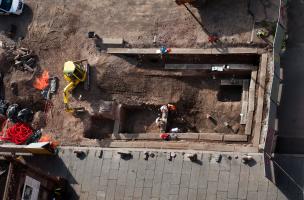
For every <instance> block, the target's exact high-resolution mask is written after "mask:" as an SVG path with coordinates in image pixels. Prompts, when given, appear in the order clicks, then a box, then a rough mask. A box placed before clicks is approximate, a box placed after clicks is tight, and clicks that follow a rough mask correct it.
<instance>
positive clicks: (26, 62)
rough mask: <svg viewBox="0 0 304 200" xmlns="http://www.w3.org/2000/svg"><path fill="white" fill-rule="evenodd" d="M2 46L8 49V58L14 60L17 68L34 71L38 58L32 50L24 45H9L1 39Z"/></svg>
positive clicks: (0, 46) (0, 45) (10, 60)
mask: <svg viewBox="0 0 304 200" xmlns="http://www.w3.org/2000/svg"><path fill="white" fill-rule="evenodd" d="M0 48H2V49H5V50H6V53H7V60H8V61H9V62H12V63H13V66H14V67H15V68H16V69H18V70H21V71H29V72H34V68H35V67H36V60H37V59H36V55H35V54H34V52H33V51H32V50H29V49H27V48H23V47H20V48H17V47H16V46H8V45H6V44H5V43H4V42H3V41H0Z"/></svg>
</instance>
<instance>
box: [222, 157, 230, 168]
mask: <svg viewBox="0 0 304 200" xmlns="http://www.w3.org/2000/svg"><path fill="white" fill-rule="evenodd" d="M227 157H228V156H227V155H223V156H222V160H221V163H220V170H221V171H230V165H231V161H230V160H229V159H228V158H227Z"/></svg>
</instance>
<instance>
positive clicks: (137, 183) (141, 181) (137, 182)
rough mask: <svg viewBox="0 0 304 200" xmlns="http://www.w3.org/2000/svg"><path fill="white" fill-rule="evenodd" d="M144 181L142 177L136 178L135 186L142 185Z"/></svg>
mask: <svg viewBox="0 0 304 200" xmlns="http://www.w3.org/2000/svg"><path fill="white" fill-rule="evenodd" d="M144 182H145V180H144V179H138V178H136V181H135V187H144Z"/></svg>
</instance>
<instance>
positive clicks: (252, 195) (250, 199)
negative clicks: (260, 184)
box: [247, 191, 258, 200]
mask: <svg viewBox="0 0 304 200" xmlns="http://www.w3.org/2000/svg"><path fill="white" fill-rule="evenodd" d="M247 200H258V192H257V191H256V192H253V191H248V194H247Z"/></svg>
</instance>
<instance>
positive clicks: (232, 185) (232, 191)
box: [228, 159, 240, 199]
mask: <svg viewBox="0 0 304 200" xmlns="http://www.w3.org/2000/svg"><path fill="white" fill-rule="evenodd" d="M239 176H240V160H239V159H238V160H235V159H233V160H232V161H231V170H230V174H229V184H228V198H230V199H233V198H235V199H237V196H238V187H239V178H240V177H239Z"/></svg>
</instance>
